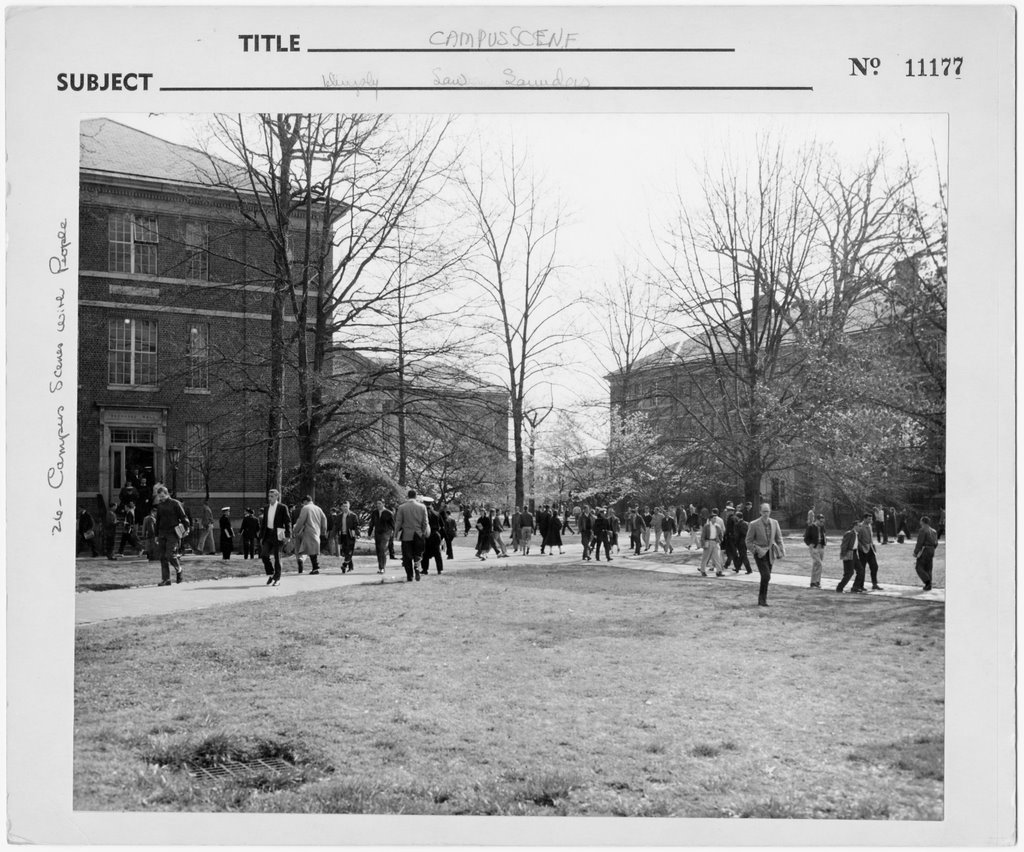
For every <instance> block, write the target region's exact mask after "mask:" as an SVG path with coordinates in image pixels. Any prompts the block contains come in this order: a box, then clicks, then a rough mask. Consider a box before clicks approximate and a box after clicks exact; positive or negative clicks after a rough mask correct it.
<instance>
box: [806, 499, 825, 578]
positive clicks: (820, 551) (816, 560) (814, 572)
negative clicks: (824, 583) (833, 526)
mask: <svg viewBox="0 0 1024 852" xmlns="http://www.w3.org/2000/svg"><path fill="white" fill-rule="evenodd" d="M826 543H827V542H826V541H825V516H824V515H818V516H817V517H815V518H814V520H813V521H812V522H811V523H809V524H808V525H807V529H806V530H805V531H804V544H806V545H807V549H808V551H810V554H811V588H812V589H820V588H821V559H822V557H823V556H824V555H825V545H826Z"/></svg>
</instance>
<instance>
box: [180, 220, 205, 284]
mask: <svg viewBox="0 0 1024 852" xmlns="http://www.w3.org/2000/svg"><path fill="white" fill-rule="evenodd" d="M185 252H186V253H187V254H188V277H189V278H195V279H198V280H200V281H206V280H207V279H208V278H209V277H210V255H209V252H210V226H209V225H207V224H206V223H205V222H186V223H185Z"/></svg>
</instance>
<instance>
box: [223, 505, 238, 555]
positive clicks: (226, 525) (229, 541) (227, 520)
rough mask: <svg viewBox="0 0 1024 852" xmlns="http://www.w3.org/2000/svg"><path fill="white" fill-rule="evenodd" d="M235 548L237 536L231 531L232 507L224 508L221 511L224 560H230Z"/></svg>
mask: <svg viewBox="0 0 1024 852" xmlns="http://www.w3.org/2000/svg"><path fill="white" fill-rule="evenodd" d="M234 548H235V534H234V533H233V532H232V531H231V507H230V506H224V507H223V508H222V509H221V510H220V555H221V558H222V559H230V558H231V551H232V550H234Z"/></svg>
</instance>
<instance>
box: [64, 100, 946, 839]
mask: <svg viewBox="0 0 1024 852" xmlns="http://www.w3.org/2000/svg"><path fill="white" fill-rule="evenodd" d="M171 132H173V135H174V137H175V139H185V140H190V141H191V144H187V142H185V141H173V140H172V139H168V138H166V137H165V136H164V135H161V134H162V133H163V134H166V135H171ZM189 134H191V137H190V136H189ZM945 152H946V122H945V117H943V116H937V117H933V116H855V117H850V116H772V117H751V116H714V117H711V116H693V115H689V116H666V115H653V116H652V115H641V116H635V115H634V116H622V115H601V116H565V115H559V116H542V117H537V116H472V115H470V116H465V115H455V116H443V117H437V116H397V115H381V114H372V115H371V114H327V113H316V114H311V113H273V114H271V113H262V114H234V115H229V114H215V115H204V116H136V117H128V118H121V119H120V120H119V117H114V116H104V117H96V118H90V119H86V120H84V121H83V122H82V124H81V157H82V160H81V175H80V180H81V186H80V199H81V200H80V210H79V220H78V221H79V230H78V235H77V239H78V244H79V258H80V263H79V268H80V272H79V276H80V280H79V301H78V311H79V327H80V328H82V329H91V330H92V332H91V333H89V334H83V335H81V336H80V338H79V353H78V365H79V367H78V386H79V396H78V441H77V453H78V459H77V461H78V464H77V469H78V487H77V490H78V503H77V505H76V523H77V529H78V530H79V532H80V537H79V539H80V540H79V542H78V545H77V548H78V555H77V558H76V563H75V574H76V589H77V590H78V591H79V592H80V593H81V594H80V595H79V596H78V598H77V600H76V622H77V623H78V624H79V625H80V626H79V628H78V630H77V631H76V655H75V776H74V778H75V805H76V807H77V808H81V809H83V810H104V809H116V810H135V809H145V810H163V809H166V810H186V811H192V810H204V811H226V812H236V811H258V812H268V811H271V812H283V813H370V814H374V813H384V814H386V813H394V814H408V813H419V814H443V815H462V814H468V815H488V814H490V815H494V814H499V815H542V814H552V815H562V816H574V815H598V816H637V817H643V816H661V817H723V818H727V817H758V818H785V819H864V820H898V819H903V820H935V819H941V818H942V815H943V773H944V765H943V737H944V710H943V704H944V664H943V661H944V649H945V617H944V602H945V571H946V560H945V430H946V419H945V405H946V394H945V375H946V366H945V357H946V305H947V298H946V275H947V260H946V255H947V249H946V232H947V197H948V185H947V177H946V153H945ZM602 562H603V564H602ZM410 584H411V585H410ZM627 602H628V603H627ZM227 604H230V605H227ZM851 637H857V641H858V643H862V645H863V647H862V648H860V649H856V648H855V647H852V646H851V641H850V640H851ZM854 702H860V703H862V704H863V705H864V706H865V707H868V708H870V711H869V712H867V713H865V715H864V716H862V717H861V718H858V719H854V720H851V719H850V718H849V707H850V705H851V704H852V703H854ZM684 720H687V721H690V722H692V723H693V724H681V722H682V721H684Z"/></svg>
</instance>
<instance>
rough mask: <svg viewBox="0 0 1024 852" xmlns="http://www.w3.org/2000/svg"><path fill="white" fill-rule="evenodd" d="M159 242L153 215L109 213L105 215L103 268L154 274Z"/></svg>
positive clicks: (114, 270)
mask: <svg viewBox="0 0 1024 852" xmlns="http://www.w3.org/2000/svg"><path fill="white" fill-rule="evenodd" d="M159 242H160V237H159V230H158V228H157V222H156V217H155V216H137V215H135V214H134V213H111V214H110V217H109V218H108V219H107V268H108V269H109V270H110V271H111V272H133V273H140V274H144V275H156V270H157V264H156V258H157V245H158V243H159Z"/></svg>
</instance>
